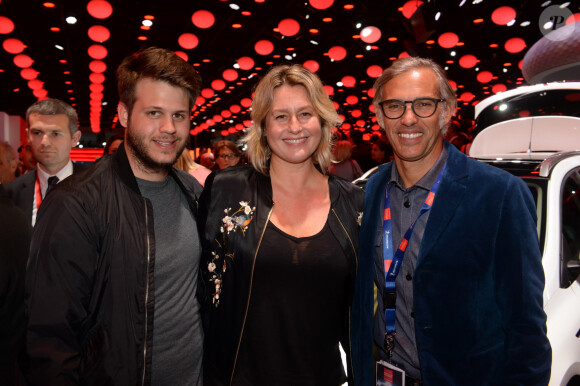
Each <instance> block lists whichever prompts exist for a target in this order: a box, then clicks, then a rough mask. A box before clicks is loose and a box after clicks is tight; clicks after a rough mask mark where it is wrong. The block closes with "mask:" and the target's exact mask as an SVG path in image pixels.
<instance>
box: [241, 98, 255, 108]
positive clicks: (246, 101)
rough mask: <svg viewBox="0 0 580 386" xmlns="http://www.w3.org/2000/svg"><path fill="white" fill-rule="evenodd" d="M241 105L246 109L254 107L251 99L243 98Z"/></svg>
mask: <svg viewBox="0 0 580 386" xmlns="http://www.w3.org/2000/svg"><path fill="white" fill-rule="evenodd" d="M240 104H241V105H242V106H244V107H250V106H251V105H252V100H251V99H250V98H242V100H241V101H240Z"/></svg>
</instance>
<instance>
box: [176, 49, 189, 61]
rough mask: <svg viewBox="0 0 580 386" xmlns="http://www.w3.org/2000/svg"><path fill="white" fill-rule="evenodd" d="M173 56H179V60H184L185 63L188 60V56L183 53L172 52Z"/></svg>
mask: <svg viewBox="0 0 580 386" xmlns="http://www.w3.org/2000/svg"><path fill="white" fill-rule="evenodd" d="M174 52H175V55H177V56H179V57H180V58H181V59H183V60H185V61H186V62H187V61H188V60H189V56H187V54H186V53H185V52H183V51H174Z"/></svg>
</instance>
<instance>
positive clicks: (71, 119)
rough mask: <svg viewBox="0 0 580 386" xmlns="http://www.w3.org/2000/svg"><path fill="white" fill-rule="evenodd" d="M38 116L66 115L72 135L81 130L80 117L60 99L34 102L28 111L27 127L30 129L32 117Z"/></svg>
mask: <svg viewBox="0 0 580 386" xmlns="http://www.w3.org/2000/svg"><path fill="white" fill-rule="evenodd" d="M32 114H38V115H66V116H67V117H68V129H69V131H70V135H71V137H72V135H73V134H74V133H76V132H77V131H78V129H79V117H78V115H77V112H76V110H75V109H74V108H73V107H72V106H71V105H69V104H68V103H66V102H63V101H61V100H60V99H53V98H48V99H42V100H39V101H36V102H34V103H33V104H32V105H30V107H29V108H28V109H27V110H26V126H28V127H30V116H31V115H32Z"/></svg>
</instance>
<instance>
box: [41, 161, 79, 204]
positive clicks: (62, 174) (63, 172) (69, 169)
mask: <svg viewBox="0 0 580 386" xmlns="http://www.w3.org/2000/svg"><path fill="white" fill-rule="evenodd" d="M71 174H73V164H72V161H71V160H70V158H69V160H68V162H67V164H66V165H64V167H63V168H62V169H60V170H59V171H58V172H57V173H56V176H57V177H58V181H59V182H60V181H62V180H64V179H65V178H67V177H68V176H70V175H71ZM36 175H37V176H38V182H39V183H40V190H41V191H42V193H43V196H44V193H45V192H46V188H47V185H48V177H52V176H54V175H55V174H48V173H47V172H45V171H44V170H43V169H42V167H37V168H36Z"/></svg>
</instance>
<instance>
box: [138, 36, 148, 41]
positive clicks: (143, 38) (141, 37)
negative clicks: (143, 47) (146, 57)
mask: <svg viewBox="0 0 580 386" xmlns="http://www.w3.org/2000/svg"><path fill="white" fill-rule="evenodd" d="M137 40H141V41H144V40H147V36H137Z"/></svg>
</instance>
